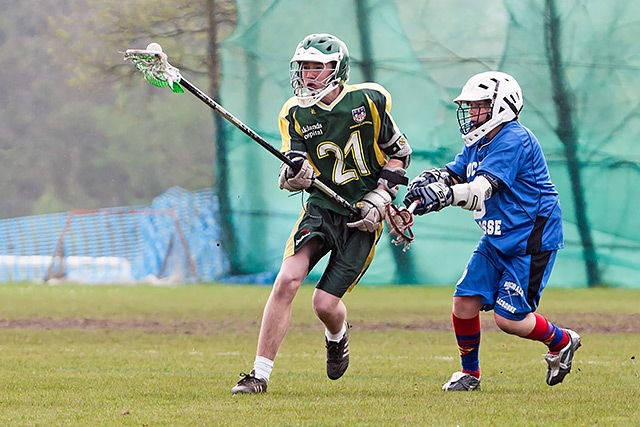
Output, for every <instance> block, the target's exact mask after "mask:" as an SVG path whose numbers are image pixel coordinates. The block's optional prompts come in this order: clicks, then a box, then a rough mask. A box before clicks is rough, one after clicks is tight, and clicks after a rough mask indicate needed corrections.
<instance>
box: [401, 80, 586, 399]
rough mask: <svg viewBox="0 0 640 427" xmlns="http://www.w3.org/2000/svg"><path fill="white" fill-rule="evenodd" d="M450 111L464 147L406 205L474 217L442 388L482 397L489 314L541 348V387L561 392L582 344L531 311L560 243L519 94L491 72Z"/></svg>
mask: <svg viewBox="0 0 640 427" xmlns="http://www.w3.org/2000/svg"><path fill="white" fill-rule="evenodd" d="M454 102H455V103H456V104H458V110H457V115H458V123H459V125H460V132H461V133H462V138H463V139H464V142H465V146H464V147H463V149H462V151H461V152H460V153H459V154H458V155H457V156H456V157H455V159H454V160H453V161H452V162H450V163H448V164H447V165H446V168H443V169H429V170H425V171H424V172H422V173H421V174H420V175H419V176H417V177H416V178H414V179H413V180H412V182H411V183H410V185H409V189H408V191H407V194H406V197H405V199H404V204H405V205H406V206H410V205H411V204H412V203H413V202H419V203H418V204H417V206H416V207H415V210H414V214H416V215H423V214H425V213H428V212H436V211H439V210H440V209H442V208H444V207H446V206H449V205H453V206H460V207H461V208H463V209H467V210H470V211H473V214H474V218H475V220H476V222H477V223H478V225H479V226H480V227H481V229H482V230H483V232H484V234H483V236H482V237H481V238H480V242H479V243H478V245H477V246H476V249H475V250H474V251H473V254H472V255H471V257H470V259H469V261H468V263H467V266H466V268H465V270H464V272H463V273H462V277H461V278H460V280H459V281H458V283H457V284H456V288H455V292H454V296H453V309H452V323H453V330H454V333H455V337H456V340H457V342H458V348H459V351H460V358H461V364H462V370H461V371H460V372H456V373H454V374H453V376H452V377H451V379H450V380H449V381H448V382H447V383H446V384H444V386H443V387H442V389H443V390H445V391H470V390H479V389H480V360H479V354H478V350H479V347H480V336H481V332H480V311H487V310H493V311H494V319H495V322H496V324H497V326H498V327H499V328H500V329H501V330H503V331H504V332H507V333H509V334H513V335H517V336H519V337H522V338H527V339H531V340H534V341H540V342H543V343H544V344H545V345H546V346H547V347H548V354H547V355H546V356H545V360H546V362H547V364H548V369H547V377H546V381H547V384H549V385H550V386H553V385H556V384H559V383H561V382H562V380H563V379H564V377H565V376H566V375H567V374H568V373H569V372H570V371H571V363H572V360H573V356H574V352H575V351H576V350H577V349H578V347H580V336H579V335H578V334H577V333H575V332H574V331H572V330H569V329H561V328H559V327H558V326H556V325H554V324H553V323H551V322H549V321H548V320H547V319H546V318H545V317H544V316H542V315H540V314H538V313H536V312H535V311H536V308H537V307H538V303H539V301H540V294H541V293H542V290H543V289H544V288H545V286H546V284H547V281H548V279H549V275H550V274H551V269H552V267H553V264H554V261H555V258H556V252H557V251H558V250H559V249H562V248H563V247H564V243H563V236H562V211H561V208H560V203H559V200H558V193H557V191H556V188H555V186H554V185H553V183H552V182H551V178H550V176H549V170H548V168H547V164H546V160H545V158H544V154H543V153H542V149H541V148H540V144H539V143H538V140H537V139H536V137H535V135H534V134H533V133H532V132H531V131H530V130H529V129H527V128H526V127H524V126H523V125H522V124H520V122H519V121H518V115H519V114H520V111H521V110H522V107H523V98H522V90H521V89H520V85H519V84H518V82H517V81H516V80H515V79H514V78H513V77H512V76H510V75H508V74H505V73H502V72H498V71H488V72H484V73H480V74H477V75H475V76H473V77H471V78H470V79H469V81H467V83H466V84H465V86H464V87H463V88H462V92H461V93H460V95H459V96H458V97H457V98H456V99H454Z"/></svg>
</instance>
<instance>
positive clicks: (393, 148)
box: [378, 132, 413, 169]
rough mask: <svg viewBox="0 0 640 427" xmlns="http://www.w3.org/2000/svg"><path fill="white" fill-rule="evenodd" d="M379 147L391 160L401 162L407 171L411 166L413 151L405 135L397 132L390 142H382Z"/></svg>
mask: <svg viewBox="0 0 640 427" xmlns="http://www.w3.org/2000/svg"><path fill="white" fill-rule="evenodd" d="M378 145H379V146H380V149H381V150H382V151H383V152H384V154H386V155H387V156H389V157H390V158H392V159H398V160H401V161H402V162H403V164H404V167H405V169H406V168H407V167H408V166H409V163H410V161H411V153H412V151H413V150H412V149H411V146H410V145H409V142H407V138H406V137H405V136H404V135H403V134H401V133H400V132H397V133H395V134H394V135H393V136H392V137H391V139H390V140H389V141H387V142H381V143H379V144H378Z"/></svg>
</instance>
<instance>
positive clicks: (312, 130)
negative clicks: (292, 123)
mask: <svg viewBox="0 0 640 427" xmlns="http://www.w3.org/2000/svg"><path fill="white" fill-rule="evenodd" d="M301 130H302V135H303V136H304V139H309V138H313V137H314V136H320V135H322V134H323V133H324V132H323V130H322V123H315V124H312V125H305V126H302V129H301Z"/></svg>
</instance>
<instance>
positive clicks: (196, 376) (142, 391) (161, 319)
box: [0, 284, 640, 427]
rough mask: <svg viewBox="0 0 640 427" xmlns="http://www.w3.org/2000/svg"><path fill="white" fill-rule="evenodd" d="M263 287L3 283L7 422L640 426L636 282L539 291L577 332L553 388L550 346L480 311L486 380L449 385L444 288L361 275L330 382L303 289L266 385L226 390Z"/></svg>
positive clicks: (0, 396) (252, 341)
mask: <svg viewBox="0 0 640 427" xmlns="http://www.w3.org/2000/svg"><path fill="white" fill-rule="evenodd" d="M269 291H270V288H269V287H263V286H220V285H199V286H182V287H149V286H136V287H126V286H122V287H117V286H71V285H60V286H46V285H19V284H16V285H0V425H1V426H150V427H151V426H245V425H247V426H494V425H505V426H638V425H640V409H639V408H640V404H639V403H638V395H639V394H640V379H639V376H638V374H639V372H640V366H639V365H638V357H640V305H639V302H640V291H637V290H621V289H582V290H568V289H553V288H552V289H548V290H546V291H545V293H544V294H543V297H542V304H541V307H540V312H542V313H544V314H546V315H547V316H548V317H549V318H550V320H552V321H555V322H556V323H558V324H559V325H561V326H566V327H571V328H574V329H575V330H576V331H578V332H579V333H580V334H581V335H582V338H583V346H582V348H581V349H580V350H579V351H578V352H577V353H576V357H575V359H574V368H573V371H572V373H571V374H570V375H569V376H568V377H567V379H566V380H565V382H564V383H563V384H560V385H558V386H555V387H548V386H547V385H546V384H545V381H544V377H545V372H546V364H545V362H544V361H543V354H544V353H545V348H544V346H543V345H541V344H539V343H535V342H530V341H527V340H522V339H518V338H515V337H512V336H508V335H506V334H504V333H501V332H498V331H497V330H496V329H495V326H493V322H492V314H491V313H485V314H483V327H484V331H483V342H482V347H481V355H480V356H481V361H482V369H483V380H482V388H483V390H482V391H481V392H473V393H445V392H443V391H441V389H440V387H441V386H442V384H443V382H445V381H446V380H447V379H448V377H449V376H450V375H451V373H452V372H454V371H456V370H458V369H459V361H458V357H457V348H456V344H455V341H454V338H453V334H452V332H451V328H450V326H449V325H450V321H449V318H450V314H449V312H450V300H451V293H452V288H447V287H442V288H440V287H367V286H363V285H360V286H358V287H357V288H356V289H355V290H354V292H353V293H351V294H348V295H347V296H346V297H345V302H346V304H347V306H348V308H349V320H350V322H351V323H352V324H353V328H352V330H351V332H350V338H351V340H350V341H351V343H350V348H351V366H350V367H349V370H348V371H347V373H346V374H345V376H344V377H343V378H341V379H340V380H338V381H330V380H329V379H328V378H327V377H326V375H325V367H324V358H325V350H324V341H323V340H324V338H323V329H322V327H321V325H320V324H319V322H318V321H317V320H316V319H315V317H314V316H313V313H312V310H311V303H310V298H311V293H312V288H311V287H308V286H307V287H303V289H301V291H300V293H299V294H298V297H297V299H296V301H295V303H294V313H293V321H292V325H291V328H290V330H289V333H288V335H287V337H286V339H285V342H284V344H283V346H282V348H281V351H280V354H279V356H278V358H277V360H276V366H275V369H274V372H273V374H272V377H271V382H270V383H269V391H268V393H266V394H264V395H257V396H254V395H241V396H233V395H231V393H230V389H231V387H232V386H233V385H234V384H235V382H236V381H237V380H238V379H239V376H238V373H239V372H241V371H243V372H248V371H249V370H250V369H251V366H252V363H253V359H254V353H255V346H256V340H257V333H258V327H259V321H260V316H261V314H262V308H263V306H264V302H265V300H266V298H267V296H268V293H269Z"/></svg>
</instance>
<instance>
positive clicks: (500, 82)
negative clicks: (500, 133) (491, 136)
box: [453, 71, 523, 146]
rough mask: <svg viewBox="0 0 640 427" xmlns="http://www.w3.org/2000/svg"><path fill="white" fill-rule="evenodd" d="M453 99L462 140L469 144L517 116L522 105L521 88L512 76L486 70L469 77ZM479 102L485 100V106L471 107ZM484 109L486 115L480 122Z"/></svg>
mask: <svg viewBox="0 0 640 427" xmlns="http://www.w3.org/2000/svg"><path fill="white" fill-rule="evenodd" d="M487 101H488V102H487ZM453 102H455V103H456V104H458V111H457V115H458V125H459V126H460V133H461V134H462V139H463V140H464V142H465V144H466V145H467V146H471V145H473V144H475V143H476V142H477V141H478V140H479V139H481V138H482V137H484V136H485V135H486V134H487V133H489V132H491V131H492V130H493V129H495V128H496V127H498V126H500V125H502V124H503V123H507V122H510V121H512V120H516V119H517V118H518V115H519V114H520V111H522V107H523V98H522V89H520V85H519V84H518V82H517V81H516V79H514V78H513V77H512V76H510V75H508V74H506V73H502V72H499V71H487V72H484V73H480V74H476V75H475V76H473V77H471V78H470V79H469V80H468V81H467V83H466V84H465V85H464V87H463V88H462V92H461V93H460V95H458V97H456V99H454V100H453ZM479 102H485V103H486V104H487V106H486V107H484V108H473V106H474V105H475V106H476V107H477V106H478V103H479ZM487 108H488V112H487V116H486V117H485V118H484V120H482V121H480V120H479V119H480V118H482V115H483V113H484V112H485V110H486V109H487ZM472 114H475V115H474V116H472Z"/></svg>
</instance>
